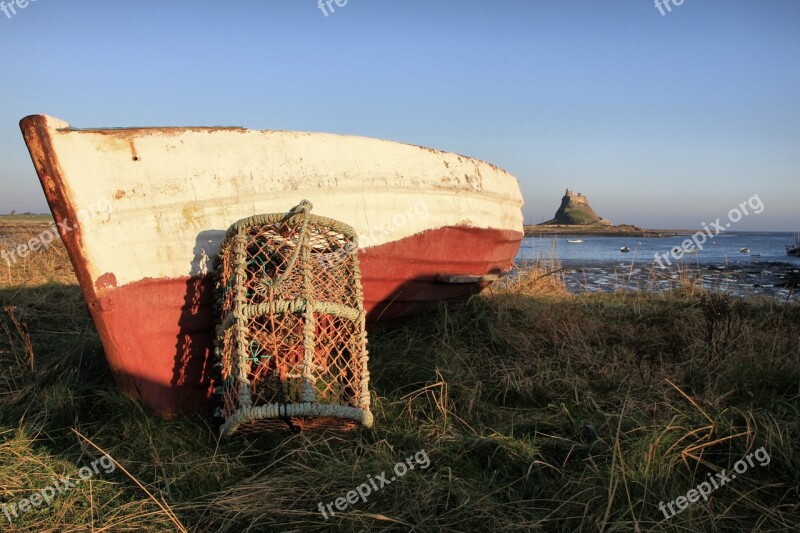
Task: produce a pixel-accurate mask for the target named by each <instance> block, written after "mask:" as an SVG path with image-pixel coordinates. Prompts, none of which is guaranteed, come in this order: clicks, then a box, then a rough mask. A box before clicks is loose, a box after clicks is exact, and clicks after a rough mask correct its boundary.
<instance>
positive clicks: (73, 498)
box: [0, 248, 800, 531]
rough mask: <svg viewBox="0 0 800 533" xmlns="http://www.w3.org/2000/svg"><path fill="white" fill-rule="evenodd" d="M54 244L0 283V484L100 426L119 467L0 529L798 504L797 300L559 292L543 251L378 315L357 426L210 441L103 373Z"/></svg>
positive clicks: (38, 473) (691, 517)
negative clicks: (362, 492) (502, 275)
mask: <svg viewBox="0 0 800 533" xmlns="http://www.w3.org/2000/svg"><path fill="white" fill-rule="evenodd" d="M47 253H52V254H54V255H53V256H52V257H51V258H47V257H44V256H42V257H31V258H30V261H31V263H30V265H28V266H27V267H25V268H23V269H21V270H17V269H13V270H12V271H11V273H10V274H9V275H10V278H9V280H10V281H9V282H8V283H2V284H0V307H2V308H3V312H2V315H0V364H2V365H3V369H4V370H3V372H2V375H0V503H2V502H12V501H18V500H19V499H21V498H23V497H26V496H28V495H30V494H31V493H32V492H34V491H37V490H41V489H43V488H44V487H46V486H48V485H49V484H50V483H51V481H50V480H51V478H52V477H53V476H62V475H73V476H74V475H75V474H76V472H77V469H78V468H79V467H80V466H81V465H83V464H87V463H88V462H90V461H92V460H93V459H95V458H97V457H98V456H99V454H100V452H99V451H98V449H97V448H95V447H94V446H97V447H99V448H100V449H102V450H103V451H104V452H106V453H108V454H109V455H110V456H111V457H113V459H114V460H115V461H116V462H117V463H118V464H119V465H120V466H121V467H124V469H125V470H126V471H127V472H128V474H125V473H123V472H122V471H121V470H120V469H118V470H117V471H115V472H114V473H112V474H110V475H106V474H102V475H99V476H96V477H95V478H93V479H92V480H91V482H89V483H86V484H82V485H81V486H79V487H78V488H75V489H73V490H71V491H69V492H68V493H66V494H64V495H62V496H59V497H57V498H56V499H55V500H54V501H53V504H52V505H51V506H49V507H47V508H40V509H38V510H36V511H32V512H29V513H26V514H25V515H23V516H21V517H19V518H18V519H16V520H15V521H14V523H13V524H8V523H7V521H6V519H5V517H4V515H2V514H0V524H2V525H0V528H5V529H6V530H13V531H65V530H69V531H83V530H86V531H89V530H108V531H126V530H131V531H133V530H136V531H141V530H145V531H163V530H176V529H179V528H180V527H183V528H185V529H186V530H190V531H265V530H275V529H280V530H320V529H325V528H334V529H337V530H344V531H358V530H361V529H368V530H376V531H380V530H398V531H407V530H416V531H438V530H445V531H471V530H500V529H517V530H535V529H545V530H562V531H573V530H579V531H581V530H586V531H595V530H601V531H604V530H639V531H645V530H646V531H650V530H656V531H686V530H691V531H729V530H730V531H736V530H741V531H745V530H746V531H750V530H760V531H789V530H792V529H793V528H795V527H796V525H797V523H798V522H800V503H798V502H800V489H799V488H798V487H800V459H799V458H800V453H798V452H799V451H800V444H798V443H800V343H799V342H798V340H800V309H798V307H797V306H792V305H778V304H776V303H774V302H771V301H766V300H763V301H739V300H734V299H730V298H726V297H724V296H720V295H716V294H714V293H705V292H702V291H694V290H692V289H691V287H689V289H688V290H686V289H684V290H681V291H673V292H671V293H668V294H665V295H661V296H653V295H646V294H639V293H620V294H597V295H591V296H569V295H567V294H566V293H565V291H564V289H563V284H561V285H559V281H558V276H559V272H557V269H558V266H557V265H555V266H554V267H553V266H550V265H539V266H538V267H537V269H534V270H532V271H531V272H525V273H520V275H518V276H516V277H514V278H513V279H511V280H509V281H508V282H507V284H506V285H505V286H502V287H501V286H495V287H494V288H492V289H490V290H487V291H485V292H484V293H483V294H481V295H479V296H476V297H474V298H473V299H471V300H470V301H468V302H464V303H461V304H457V305H450V306H442V307H441V308H440V309H439V310H438V311H436V312H435V313H433V314H430V315H427V316H424V317H420V318H418V319H415V320H411V321H409V322H408V323H407V324H406V325H405V326H404V327H402V328H397V329H393V330H389V331H385V332H381V333H376V334H373V335H371V337H370V352H371V357H372V359H371V363H370V364H371V371H372V374H373V382H372V383H373V391H374V398H375V401H374V411H375V418H376V424H375V428H374V429H372V430H363V429H362V430H357V431H355V432H353V433H350V434H346V435H339V434H334V433H325V432H319V433H313V432H306V433H301V434H299V435H263V436H260V437H257V438H235V439H232V440H227V441H218V439H217V437H216V435H215V434H214V432H213V430H212V429H211V426H210V423H209V422H208V421H206V420H203V419H201V418H191V417H189V418H178V419H175V420H163V419H159V418H157V417H155V416H153V415H152V414H150V413H149V412H148V411H147V410H146V409H144V408H142V407H141V406H140V405H138V404H136V403H135V402H132V401H131V400H129V399H127V398H124V397H121V396H120V395H119V394H118V393H117V391H116V388H115V387H114V385H113V382H112V379H111V376H110V374H109V372H108V369H107V366H106V364H105V360H104V358H103V355H102V347H101V345H100V343H99V340H98V338H97V335H96V332H95V331H94V327H93V325H92V322H91V319H90V318H89V316H88V313H87V311H86V307H85V303H84V302H83V299H82V297H81V294H80V291H79V290H78V288H77V287H76V286H75V285H74V283H75V282H74V279H67V278H68V276H64V277H63V278H62V277H61V276H62V273H63V272H64V270H65V269H66V270H67V271H68V265H66V264H65V263H64V255H63V248H61V249H58V250H56V249H54V250H53V251H52V252H47ZM35 261H41V263H34V262H35ZM34 268H38V270H35V271H34V270H33V269H34ZM76 432H77V433H79V434H80V436H78V434H76ZM83 437H85V439H84V438H83ZM86 439H88V440H90V441H91V443H93V444H89V443H88V442H87V440H86ZM762 446H763V447H764V448H765V450H767V451H768V453H769V455H770V463H769V465H767V466H764V467H760V466H756V467H754V468H751V469H749V470H748V471H747V472H746V474H743V475H742V476H740V477H738V478H737V479H736V480H734V481H732V482H731V483H730V484H729V485H727V486H724V487H721V488H720V489H718V490H716V491H714V492H713V493H712V496H711V497H710V498H709V500H708V501H707V502H704V501H700V502H698V503H695V504H691V505H690V506H689V507H688V508H687V509H686V511H684V512H683V513H682V514H679V515H677V516H675V517H673V518H670V519H668V520H667V519H665V518H664V516H663V514H662V513H661V512H660V511H659V509H658V503H659V502H660V501H664V502H668V501H671V500H673V499H675V498H677V497H678V496H681V495H685V494H686V492H687V491H688V490H689V489H690V488H692V487H693V486H695V485H696V484H697V483H699V482H700V481H701V480H703V479H705V478H706V475H707V473H708V472H715V471H719V470H721V469H726V470H728V471H730V470H731V468H732V467H733V465H734V464H735V463H736V461H738V460H739V459H740V458H742V457H743V456H745V455H746V454H747V453H750V452H752V451H753V450H754V449H756V448H759V447H762ZM422 449H424V450H426V452H427V454H428V456H429V457H430V460H431V465H430V467H429V468H428V469H426V470H420V469H417V470H415V471H413V472H410V473H409V474H408V475H406V476H404V477H402V478H400V479H397V480H396V481H395V482H393V483H391V484H390V485H388V486H386V487H384V488H383V489H382V490H380V491H378V492H375V493H373V494H372V495H370V496H369V499H368V501H366V502H361V501H359V502H358V503H357V504H355V505H352V506H350V508H349V509H348V510H347V511H346V512H337V514H336V516H335V517H333V518H331V519H328V520H326V519H325V518H324V517H323V516H322V515H321V514H320V513H319V510H318V504H319V503H328V502H331V501H333V500H335V499H336V498H338V497H341V496H344V495H345V494H346V493H347V492H348V491H350V490H353V489H355V488H356V487H357V486H358V485H359V484H361V483H362V482H364V481H365V480H366V479H367V478H368V477H369V476H375V475H377V474H380V473H381V472H383V471H387V472H388V471H390V469H391V468H392V467H393V465H394V464H395V463H396V462H398V461H402V460H403V458H404V457H407V456H408V455H410V454H413V453H415V452H417V451H419V450H422ZM173 515H174V516H173ZM176 521H177V522H179V523H180V526H177V525H176Z"/></svg>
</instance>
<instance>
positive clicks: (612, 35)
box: [0, 0, 800, 230]
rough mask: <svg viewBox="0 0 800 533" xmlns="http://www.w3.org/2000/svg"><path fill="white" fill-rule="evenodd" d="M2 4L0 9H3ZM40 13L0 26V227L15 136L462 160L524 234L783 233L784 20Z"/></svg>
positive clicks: (692, 1) (75, 4)
mask: <svg viewBox="0 0 800 533" xmlns="http://www.w3.org/2000/svg"><path fill="white" fill-rule="evenodd" d="M5 1H6V2H8V0H5ZM334 7H335V9H336V12H335V13H332V14H331V13H329V16H327V17H326V16H325V15H324V14H323V13H322V11H321V10H320V9H319V8H318V7H317V0H271V1H263V0H260V1H256V0H241V1H235V2H220V1H188V0H175V1H163V0H162V1H158V2H157V1H151V0H139V1H136V2H122V1H119V0H118V1H109V0H104V1H100V0H88V1H84V0H81V1H77V0H73V1H69V0H37V1H35V2H32V3H30V5H28V6H27V7H26V8H25V9H22V10H19V9H17V11H18V12H17V14H16V15H14V16H12V18H10V19H9V18H7V17H6V16H5V15H4V14H3V13H2V12H0V213H6V212H9V211H10V210H12V209H16V210H18V211H35V212H43V211H46V203H45V201H44V196H43V194H42V192H41V189H40V186H39V183H38V180H37V178H36V174H35V172H34V170H33V166H32V164H31V162H30V158H29V157H28V154H27V151H26V149H25V146H24V143H23V142H22V138H21V135H20V133H19V128H18V122H19V119H21V118H22V117H23V116H25V115H28V114H33V113H46V114H50V115H54V116H56V117H58V118H61V119H64V120H66V121H68V122H70V123H71V124H72V125H73V126H76V127H99V126H149V125H237V126H245V127H249V128H257V129H287V130H308V131H327V132H336V133H349V134H357V135H365V136H370V137H378V138H384V139H391V140H398V141H403V142H409V143H414V144H421V145H426V146H430V147H433V148H439V149H443V150H448V151H453V152H458V153H462V154H465V155H470V156H474V157H478V158H481V159H484V160H486V161H489V162H491V163H494V164H496V165H498V166H500V167H503V168H505V169H506V170H508V171H509V172H511V173H512V174H514V175H515V176H517V177H518V178H519V180H520V183H521V186H522V190H523V194H524V196H525V199H526V207H525V217H526V220H527V221H537V222H538V221H540V220H541V219H542V218H544V219H547V218H550V217H551V216H552V215H553V214H554V212H555V210H556V208H557V207H558V204H559V201H560V198H561V195H562V194H563V192H564V189H565V188H567V187H569V188H571V189H574V190H576V191H580V192H583V193H584V194H586V195H588V196H589V199H590V201H591V202H592V205H593V207H595V209H596V210H598V211H599V212H600V213H601V214H602V215H604V216H606V217H607V218H609V219H611V220H613V221H614V222H617V223H632V224H637V225H640V226H648V227H687V228H695V227H698V226H699V225H700V224H701V222H703V221H709V220H712V219H716V218H717V217H720V216H722V217H724V216H727V212H728V210H729V209H731V208H733V207H735V206H736V205H738V204H739V203H740V202H741V201H743V200H745V199H747V198H749V197H751V196H752V195H754V194H758V195H759V197H760V198H761V200H762V201H763V203H764V205H765V209H764V211H763V212H762V213H761V214H759V215H751V216H749V217H745V218H744V219H743V220H742V221H741V222H739V223H738V224H737V225H736V229H742V230H760V229H768V230H782V229H786V230H792V229H800V216H798V205H800V1H797V0H760V1H756V0H684V2H683V4H682V5H680V6H674V7H672V12H671V13H667V14H666V15H663V16H662V15H661V14H660V13H659V11H658V9H656V7H655V6H654V4H653V1H652V0H606V1H602V0H546V1H544V0H506V1H502V0H495V1H481V2H479V1H471V0H470V1H467V0H461V1H456V0H441V1H433V0H348V1H347V4H346V5H345V6H344V7H336V6H335V4H334Z"/></svg>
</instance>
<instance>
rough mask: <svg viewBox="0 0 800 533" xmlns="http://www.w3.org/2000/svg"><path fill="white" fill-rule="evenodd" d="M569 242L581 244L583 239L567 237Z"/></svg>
mask: <svg viewBox="0 0 800 533" xmlns="http://www.w3.org/2000/svg"><path fill="white" fill-rule="evenodd" d="M567 242H568V243H570V244H583V239H567Z"/></svg>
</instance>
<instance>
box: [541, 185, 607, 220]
mask: <svg viewBox="0 0 800 533" xmlns="http://www.w3.org/2000/svg"><path fill="white" fill-rule="evenodd" d="M540 225H543V226H556V225H557V226H611V225H612V223H611V221H610V220H606V219H605V218H603V217H601V216H600V215H598V214H597V213H595V212H594V209H592V207H591V206H590V205H589V200H588V199H587V198H586V197H585V196H584V195H582V194H581V193H578V194H574V193H573V192H572V191H571V190H569V189H567V192H566V193H565V194H564V197H563V198H561V207H559V208H558V211H556V215H555V216H554V217H553V218H552V219H550V220H548V221H547V222H542V224H540Z"/></svg>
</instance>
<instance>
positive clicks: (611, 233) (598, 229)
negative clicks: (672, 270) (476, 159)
mask: <svg viewBox="0 0 800 533" xmlns="http://www.w3.org/2000/svg"><path fill="white" fill-rule="evenodd" d="M523 229H524V231H525V236H526V237H533V236H536V235H595V236H597V237H617V236H620V235H624V236H628V237H645V238H664V237H675V236H677V235H691V234H692V233H694V231H691V230H688V229H644V228H640V227H638V226H633V225H630V224H622V225H619V226H566V225H533V226H529V225H528V226H523Z"/></svg>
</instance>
